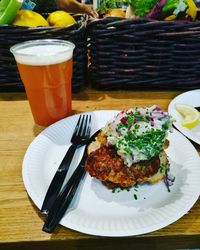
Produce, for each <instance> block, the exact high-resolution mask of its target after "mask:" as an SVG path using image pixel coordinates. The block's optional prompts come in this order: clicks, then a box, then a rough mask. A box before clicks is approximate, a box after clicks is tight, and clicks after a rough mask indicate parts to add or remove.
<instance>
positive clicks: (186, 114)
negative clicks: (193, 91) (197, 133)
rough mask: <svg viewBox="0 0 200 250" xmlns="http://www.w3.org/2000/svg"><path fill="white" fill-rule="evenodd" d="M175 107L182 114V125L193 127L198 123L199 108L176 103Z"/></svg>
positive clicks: (199, 117) (199, 116)
mask: <svg viewBox="0 0 200 250" xmlns="http://www.w3.org/2000/svg"><path fill="white" fill-rule="evenodd" d="M175 108H176V110H177V111H178V112H179V113H180V115H181V116H182V119H183V121H182V126H184V127H186V128H189V129H192V128H194V127H195V126H196V125H197V124H198V122H199V119H200V113H199V112H198V110H197V109H195V108H194V107H192V106H190V105H186V104H175Z"/></svg>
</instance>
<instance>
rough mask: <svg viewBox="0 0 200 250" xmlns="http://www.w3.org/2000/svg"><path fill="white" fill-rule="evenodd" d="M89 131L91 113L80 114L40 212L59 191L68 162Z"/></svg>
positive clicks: (88, 135) (87, 137) (86, 138)
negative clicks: (69, 143) (69, 144)
mask: <svg viewBox="0 0 200 250" xmlns="http://www.w3.org/2000/svg"><path fill="white" fill-rule="evenodd" d="M90 131H91V115H80V117H79V119H78V122H77V125H76V127H75V130H74V133H73V135H72V138H71V146H70V147H69V149H68V151H67V153H66V154H65V156H64V158H63V160H62V162H61V164H60V166H59V168H58V169H57V171H56V173H55V175H54V177H53V179H52V181H51V184H50V186H49V188H48V190H47V193H46V196H45V198H44V202H43V204H42V208H41V213H42V214H45V215H47V214H48V212H49V210H50V208H51V206H52V204H53V203H54V201H55V199H56V197H57V196H58V194H59V192H60V191H61V188H62V185H63V183H64V180H65V177H66V175H67V172H68V169H69V166H70V163H71V161H72V159H73V156H74V153H75V151H76V149H77V148H78V147H80V146H83V145H85V144H86V143H87V141H88V140H89V137H90Z"/></svg>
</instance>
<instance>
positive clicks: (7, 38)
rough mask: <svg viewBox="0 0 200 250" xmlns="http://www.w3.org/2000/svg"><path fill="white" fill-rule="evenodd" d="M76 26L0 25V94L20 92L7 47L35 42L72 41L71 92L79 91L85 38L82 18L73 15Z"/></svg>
mask: <svg viewBox="0 0 200 250" xmlns="http://www.w3.org/2000/svg"><path fill="white" fill-rule="evenodd" d="M75 19H76V21H77V23H76V24H73V25H71V26H66V27H63V28H55V27H37V28H28V27H19V26H12V25H2V26H0V91H21V90H24V87H23V84H22V82H21V79H20V76H19V73H18V69H17V65H16V62H15V59H14V57H13V55H12V54H11V52H10V51H9V49H10V47H11V46H12V45H14V44H16V43H19V42H23V41H27V40H36V39H47V38H49V39H51V38H56V39H63V40H69V41H71V42H73V43H74V44H75V45H76V47H75V50H74V56H73V61H74V62H73V77H72V89H73V91H74V92H75V91H78V90H80V89H81V88H82V87H83V86H84V84H85V79H86V74H87V67H86V65H87V38H86V23H87V21H86V17H85V16H84V15H77V16H75Z"/></svg>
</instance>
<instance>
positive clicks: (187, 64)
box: [87, 17, 200, 89]
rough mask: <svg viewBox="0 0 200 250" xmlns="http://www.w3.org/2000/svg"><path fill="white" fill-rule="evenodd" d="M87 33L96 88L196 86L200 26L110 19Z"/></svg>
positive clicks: (199, 72) (93, 25) (199, 68)
mask: <svg viewBox="0 0 200 250" xmlns="http://www.w3.org/2000/svg"><path fill="white" fill-rule="evenodd" d="M87 32H88V38H89V39H88V42H89V46H88V47H89V51H90V62H91V64H90V67H89V75H90V79H91V81H92V83H93V86H95V87H97V88H102V89H124V88H137V89H140V88H141V89H143V88H150V89H151V88H155V89H158V88H159V89H194V88H200V22H185V21H153V20H149V19H141V18H140V19H123V18H114V17H109V18H105V19H100V20H95V21H91V22H89V24H88V26H87Z"/></svg>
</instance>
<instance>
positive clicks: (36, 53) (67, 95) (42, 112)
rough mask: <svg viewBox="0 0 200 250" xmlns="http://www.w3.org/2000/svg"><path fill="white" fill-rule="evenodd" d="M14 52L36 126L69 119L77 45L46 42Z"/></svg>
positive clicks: (57, 41) (20, 48)
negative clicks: (73, 60) (73, 56)
mask: <svg viewBox="0 0 200 250" xmlns="http://www.w3.org/2000/svg"><path fill="white" fill-rule="evenodd" d="M25 45H26V46H25ZM15 46H17V45H15ZM15 46H14V47H15ZM14 49H15V50H16V51H15V53H14V52H13V53H14V55H15V59H16V62H17V66H18V69H19V73H20V76H21V79H22V82H23V84H24V86H25V90H26V94H27V97H28V100H29V104H30V107H31V110H32V114H33V117H34V120H35V123H37V124H39V125H43V126H48V125H50V124H52V123H54V122H56V121H58V120H60V119H62V118H64V117H67V116H69V115H70V114H71V111H72V86H71V78H72V53H73V49H74V45H73V44H72V43H69V42H66V41H62V40H56V39H52V40H48V39H47V40H45V39H44V40H36V41H32V42H25V43H23V44H22V45H21V46H20V44H19V45H18V48H16V47H15V48H11V51H12V50H14Z"/></svg>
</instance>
